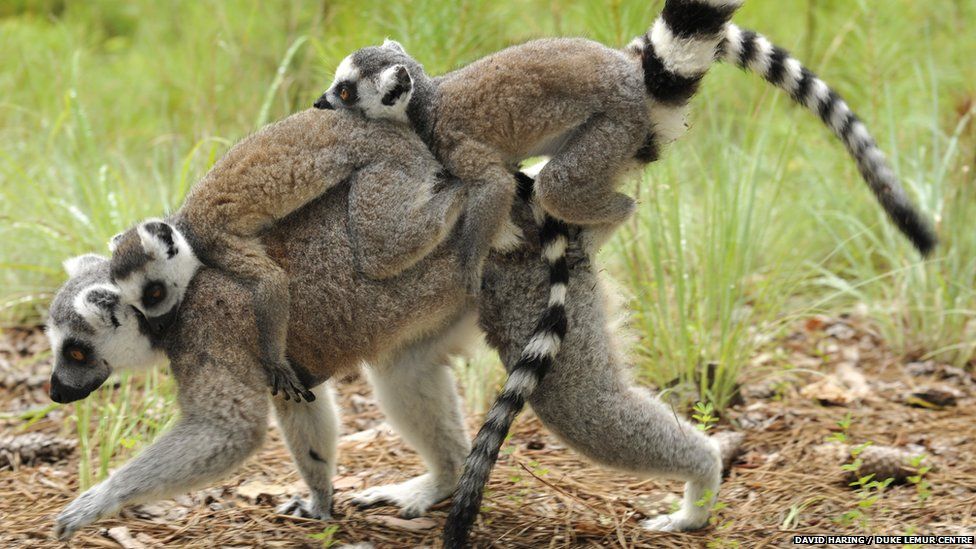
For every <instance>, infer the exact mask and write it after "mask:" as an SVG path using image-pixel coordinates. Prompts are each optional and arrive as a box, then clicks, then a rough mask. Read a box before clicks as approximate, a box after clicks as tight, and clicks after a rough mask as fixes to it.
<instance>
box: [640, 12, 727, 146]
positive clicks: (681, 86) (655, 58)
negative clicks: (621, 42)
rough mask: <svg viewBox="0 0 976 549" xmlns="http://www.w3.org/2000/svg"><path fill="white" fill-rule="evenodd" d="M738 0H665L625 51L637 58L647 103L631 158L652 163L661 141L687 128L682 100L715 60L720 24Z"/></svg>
mask: <svg viewBox="0 0 976 549" xmlns="http://www.w3.org/2000/svg"><path fill="white" fill-rule="evenodd" d="M742 2H743V0H667V1H666V2H665V4H664V9H663V10H662V11H661V15H660V16H659V17H658V18H657V20H655V21H654V24H653V25H652V26H651V28H650V30H648V31H647V32H646V33H644V34H643V35H641V36H638V37H637V38H635V39H634V40H633V41H632V42H631V43H630V44H629V45H628V46H627V48H626V51H627V52H628V53H629V54H630V55H633V56H635V57H638V58H640V60H641V65H642V67H643V69H644V85H645V86H646V87H647V93H648V97H649V99H650V100H651V102H652V104H651V106H650V110H649V113H650V120H651V133H650V135H648V137H647V141H646V142H645V143H644V145H643V146H642V147H641V149H640V150H639V151H638V152H637V155H636V157H637V159H638V160H640V161H643V162H653V161H655V160H657V159H658V156H659V155H660V150H661V147H662V146H663V145H666V144H668V143H671V142H673V141H675V140H676V139H678V138H679V137H681V136H682V135H683V134H684V132H685V130H686V129H687V127H688V126H687V123H686V118H687V111H688V101H689V100H690V99H691V98H692V97H693V96H694V95H695V92H697V91H698V86H699V84H700V83H701V79H702V78H703V77H704V76H705V73H706V72H708V69H709V68H710V67H711V66H712V65H713V64H714V63H715V52H716V51H718V49H719V47H720V46H721V44H722V41H723V40H724V39H725V25H726V24H727V23H728V21H729V19H730V18H731V17H732V14H734V13H735V11H736V10H737V9H739V6H741V5H742Z"/></svg>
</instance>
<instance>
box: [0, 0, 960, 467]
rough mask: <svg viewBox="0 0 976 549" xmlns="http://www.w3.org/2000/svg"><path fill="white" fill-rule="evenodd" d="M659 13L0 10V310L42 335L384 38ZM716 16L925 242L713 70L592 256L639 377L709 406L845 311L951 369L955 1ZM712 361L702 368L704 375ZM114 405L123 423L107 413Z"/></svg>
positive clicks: (594, 23) (474, 39)
mask: <svg viewBox="0 0 976 549" xmlns="http://www.w3.org/2000/svg"><path fill="white" fill-rule="evenodd" d="M662 5H663V1H662V0H653V1H647V0H579V1H570V0H562V1H557V0H523V1H514V0H460V1H456V0H413V1H403V2H390V1H389V0H355V1H343V0H339V1H297V0H296V1H291V2H262V1H259V0H241V1H226V2H225V1H216V0H194V1H190V0H186V1H166V2H158V1H148V0H140V1H121V0H119V1H108V0H103V1H90V2H68V1H66V0H4V1H2V2H0V51H2V52H3V55H2V56H0V242H2V245H0V321H2V323H3V324H4V325H7V326H11V325H25V324H36V323H38V322H39V321H41V319H42V318H43V314H44V307H45V305H46V304H47V303H48V301H49V300H50V297H51V295H52V292H53V291H54V290H55V289H56V288H57V287H58V285H59V284H60V283H61V282H62V281H63V279H64V274H63V271H62V270H61V267H60V263H61V261H62V260H63V259H65V258H66V257H69V256H71V255H73V254H79V253H84V252H90V251H93V250H95V251H99V252H106V251H107V250H106V247H105V242H106V240H107V238H108V237H109V236H111V235H112V234H114V233H116V232H118V231H120V230H122V229H123V228H125V227H126V226H128V225H130V224H131V223H133V222H135V221H137V220H139V219H141V218H144V217H148V216H156V215H161V214H162V213H164V212H165V211H170V210H172V209H173V208H175V207H176V206H178V204H179V203H180V200H181V198H182V196H183V194H184V193H185V191H186V189H187V188H188V187H189V186H190V185H191V184H192V183H193V182H194V181H196V180H197V179H198V178H199V177H200V176H201V175H202V174H203V173H204V172H205V171H206V170H207V168H208V167H209V166H210V165H211V164H212V163H213V162H214V161H215V159H216V158H218V157H219V156H220V155H221V154H222V153H223V152H224V151H225V150H226V149H227V148H228V147H229V146H230V145H231V144H233V143H234V142H235V141H236V140H238V139H240V138H241V137H242V136H244V135H246V134H247V133H249V132H252V131H254V130H255V129H256V128H258V127H260V126H261V125H262V124H264V123H266V122H268V121H271V120H274V119H277V118H280V117H283V116H285V115H287V114H289V113H291V112H294V111H295V110H298V109H302V108H305V107H307V106H309V105H310V104H311V102H312V101H313V100H314V99H315V98H316V97H317V96H318V94H319V93H320V92H321V90H322V89H323V88H324V87H325V86H326V85H327V83H328V82H329V81H330V79H331V78H330V75H331V73H332V71H333V70H334V68H335V66H336V64H337V63H338V62H339V61H340V60H341V59H342V58H343V57H344V56H345V55H346V54H347V53H348V52H350V51H351V50H353V49H355V48H358V47H360V46H363V45H367V44H375V43H377V42H379V41H381V40H382V39H383V38H385V37H392V38H395V39H397V40H399V41H401V42H402V43H403V44H404V45H405V46H406V47H407V49H408V50H409V51H410V52H411V53H413V54H414V55H415V56H416V57H417V58H418V59H420V60H421V61H422V62H423V63H425V65H426V67H427V69H428V71H430V72H432V73H435V74H436V73H441V72H444V71H448V70H450V69H452V68H454V67H457V66H459V65H461V64H463V63H465V62H468V61H471V60H474V59H476V58H478V57H480V56H482V55H484V54H486V53H489V52H491V51H494V50H497V49H499V48H502V47H505V46H507V45H510V44H515V43H518V42H521V41H524V40H527V39H531V38H535V37H541V36H553V35H562V36H587V37H590V38H593V39H596V40H599V41H601V42H604V43H607V44H611V45H617V46H622V45H624V44H626V43H627V42H628V41H629V40H630V39H631V38H632V37H633V36H635V35H637V34H639V33H642V32H643V31H644V30H645V29H646V28H647V26H648V25H649V24H650V23H651V21H652V20H653V18H654V16H655V15H656V14H657V13H659V11H660V8H661V6H662ZM735 20H736V22H737V23H738V24H740V25H741V26H744V27H749V28H753V29H756V30H759V31H760V32H763V33H764V34H766V35H768V36H769V37H770V38H771V39H772V40H773V41H774V42H776V43H777V44H779V45H781V46H784V47H786V48H787V49H790V50H791V51H793V52H794V53H795V54H796V55H797V56H798V57H799V58H800V59H801V60H802V61H803V62H804V63H805V64H807V65H808V66H809V67H810V68H812V69H813V70H814V71H816V72H818V73H819V74H820V75H821V76H822V77H823V78H824V79H825V80H826V81H827V82H828V83H830V84H832V85H833V86H834V87H835V88H836V89H837V90H839V91H840V92H841V94H842V95H843V96H845V97H846V98H847V100H848V102H849V103H850V105H851V106H852V107H853V108H854V110H855V111H856V112H858V114H860V115H861V117H862V118H863V119H864V120H865V121H866V122H867V124H868V127H869V128H870V129H871V130H872V131H873V132H874V134H875V135H876V137H877V138H878V141H879V143H880V144H881V146H882V148H883V149H884V150H885V151H886V152H887V153H888V154H889V156H890V158H891V160H892V162H893V164H894V165H895V168H896V171H897V172H898V173H899V174H900V176H901V178H902V180H903V182H904V184H905V186H906V187H907V188H908V189H909V192H910V194H912V195H913V196H914V197H915V198H916V200H917V201H918V203H919V204H920V205H921V207H922V208H923V209H924V211H925V212H927V213H928V214H929V215H930V216H931V217H932V218H933V219H935V220H936V221H937V224H938V229H939V232H940V234H941V238H942V246H941V247H940V248H939V250H938V251H937V253H936V254H935V256H934V257H933V258H932V259H931V260H929V261H928V262H925V263H923V262H921V261H920V258H919V257H918V255H917V254H916V253H915V252H914V250H913V249H912V248H911V247H910V246H909V245H908V244H907V243H906V242H905V241H904V239H902V238H901V237H900V235H898V234H897V233H896V232H895V231H894V230H893V229H892V227H891V226H890V225H889V224H888V223H887V222H886V220H885V218H884V216H883V214H882V213H881V210H880V208H879V207H878V206H877V205H876V204H875V202H874V200H873V198H872V197H871V195H870V193H869V192H868V191H867V190H866V188H865V187H864V185H863V183H862V182H861V181H860V178H859V176H858V174H857V171H856V169H855V167H854V164H853V162H852V161H851V160H850V159H849V158H848V157H847V156H846V154H845V152H844V149H843V147H842V146H841V144H840V143H838V142H837V141H836V140H834V139H833V137H832V136H831V134H829V132H827V131H826V130H825V129H824V128H823V127H822V126H821V125H820V123H819V121H817V120H816V119H815V118H814V117H813V116H812V115H810V114H809V113H807V112H806V111H804V110H802V109H800V108H798V107H796V106H794V105H793V104H792V103H791V102H790V101H789V99H788V98H787V97H786V96H785V95H784V94H782V93H780V92H777V91H776V90H774V89H772V88H771V87H769V86H768V85H766V84H764V83H763V82H762V81H761V80H760V79H759V78H758V77H756V76H753V75H746V74H744V73H740V72H739V71H738V70H737V69H735V68H734V67H726V66H720V67H717V68H716V69H714V70H713V71H712V72H711V73H710V74H709V76H708V77H707V80H706V83H705V86H704V88H703V90H702V92H701V94H700V95H699V96H698V97H697V98H696V99H695V101H694V103H693V114H692V118H691V130H690V132H689V133H688V135H687V136H686V137H685V138H684V139H683V140H682V141H681V142H679V143H677V144H675V145H674V146H672V147H671V149H670V151H669V154H668V155H667V156H666V158H665V159H664V160H663V161H661V162H659V163H657V164H655V165H652V166H650V167H649V168H648V169H647V170H646V172H645V173H644V174H643V176H642V178H641V179H640V180H639V181H636V182H635V183H634V184H633V192H634V194H635V195H636V196H638V197H639V198H640V200H641V209H640V212H639V215H638V216H636V218H635V219H634V220H633V222H632V223H630V224H629V225H628V226H627V227H626V228H625V229H624V230H621V231H620V232H619V233H618V235H617V237H616V238H615V239H614V241H613V242H612V243H611V245H610V246H608V247H607V249H606V250H605V251H604V257H603V259H604V263H605V265H606V267H607V270H608V271H609V272H610V273H611V274H612V275H613V276H614V277H615V278H616V279H617V280H618V281H619V282H620V283H621V284H620V285H621V287H622V290H623V294H624V295H625V299H626V300H627V302H628V303H629V304H630V305H631V310H632V312H633V319H634V321H635V322H634V325H635V327H636V328H637V334H636V335H637V337H638V344H637V346H636V351H635V352H634V357H635V361H636V362H637V364H638V366H639V368H640V373H641V374H642V375H643V376H645V379H647V380H649V381H651V382H654V383H657V384H659V385H661V384H664V383H665V382H668V381H670V380H673V379H675V378H677V379H679V380H681V381H683V382H684V386H686V387H691V388H692V389H693V391H692V393H693V394H694V397H695V398H700V399H703V400H708V401H710V402H713V403H714V404H715V406H716V407H717V408H719V409H721V408H722V407H723V406H724V405H726V404H727V402H728V400H729V398H730V396H731V394H732V388H733V385H734V383H735V382H737V381H743V380H749V379H755V378H756V377H761V376H768V375H770V374H776V373H778V372H781V371H788V370H789V369H790V368H791V365H790V364H789V363H788V360H787V359H786V358H784V359H783V360H782V361H781V362H780V363H778V364H777V365H776V367H775V368H773V370H774V371H769V369H766V370H764V371H758V370H756V369H755V368H750V367H748V364H749V361H750V358H751V357H753V356H754V355H755V354H756V353H757V350H758V349H760V348H762V347H763V345H766V346H767V347H768V343H769V342H770V341H771V340H774V339H775V338H776V337H777V335H779V334H780V332H781V329H782V328H783V327H784V326H785V325H787V324H788V323H790V322H792V321H794V320H795V319H798V318H802V317H804V316H806V315H811V314H815V313H821V312H826V313H829V314H840V313H845V312H851V311H857V312H858V313H859V314H862V315H865V316H867V317H868V318H869V319H871V321H872V322H873V323H874V324H875V325H876V326H877V329H878V330H879V331H880V332H881V333H882V334H883V335H884V336H885V338H886V340H887V341H888V342H889V343H890V344H891V345H892V346H893V347H894V348H895V349H896V350H897V351H899V352H901V353H903V354H904V355H905V356H906V357H933V358H936V359H938V360H941V361H946V362H950V363H955V364H959V365H961V364H965V363H968V362H969V361H970V360H971V359H972V357H973V352H974V345H976V337H974V329H976V325H974V317H976V295H974V292H973V280H974V275H976V253H974V252H976V231H974V230H973V226H972V225H970V223H971V222H972V220H973V219H976V200H974V196H973V195H974V183H976V180H974V175H973V174H974V166H973V164H974V161H976V153H974V145H976V129H974V124H973V122H972V120H971V119H972V116H973V114H974V112H973V106H974V103H976V64H974V63H973V62H972V54H973V52H974V51H976V33H973V32H972V23H973V22H974V21H976V2H971V1H969V0H955V1H954V0H931V1H929V2H917V1H914V0H885V1H880V0H876V1H869V0H793V1H791V2H760V1H756V0H754V1H751V2H747V3H746V6H745V7H744V8H743V9H742V10H741V12H740V13H739V15H737V16H736V18H735ZM709 368H711V370H713V372H714V374H715V375H712V376H702V375H700V374H701V372H703V371H705V370H707V369H709ZM500 370H501V369H500V368H497V367H495V360H494V359H493V358H492V357H491V356H490V355H484V354H483V355H482V356H480V357H479V358H476V359H475V360H474V361H473V362H471V363H468V364H466V365H465V366H464V367H463V368H462V369H461V377H462V382H463V383H464V384H465V385H466V386H467V387H468V394H469V396H475V395H477V398H475V399H474V401H475V402H476V403H475V404H474V405H473V406H474V407H475V408H478V407H479V404H478V403H480V402H483V400H484V399H485V398H488V397H489V396H490V395H492V394H493V386H494V385H493V384H494V383H495V382H496V380H497V379H498V378H499V377H500V375H501V371H500ZM131 383H134V382H131V381H125V382H124V383H123V386H122V388H121V389H115V390H116V391H128V390H129V389H130V388H131V387H132V386H131ZM137 383H139V385H138V386H136V388H135V389H133V390H132V393H133V394H137V393H139V392H140V391H141V390H142V389H144V388H145V387H146V386H147V385H144V384H148V387H150V388H152V387H156V386H157V385H159V384H160V383H161V384H162V387H163V388H164V389H165V388H166V387H167V386H168V385H167V383H166V382H165V380H163V381H160V380H159V379H158V378H157V377H156V376H152V377H151V378H150V379H149V380H148V381H146V380H141V379H140V380H138V381H137ZM168 393H169V392H168V391H165V390H164V391H163V394H164V396H165V395H167V394H168ZM125 394H129V393H125ZM110 402H111V400H109V399H105V398H104V397H103V399H102V400H101V401H97V402H96V403H95V404H85V405H83V406H96V407H100V408H99V411H100V412H107V413H100V414H97V415H96V416H95V417H101V418H102V420H101V421H102V423H104V424H105V425H100V426H98V427H97V428H98V429H99V430H100V431H99V432H100V433H102V436H104V437H108V438H102V441H103V442H110V443H111V442H119V441H123V442H124V441H125V440H128V438H126V437H129V436H130V435H131V434H133V433H140V432H155V430H156V427H159V426H161V425H164V424H165V419H166V418H165V417H158V416H159V414H163V415H165V413H166V412H164V411H159V412H158V413H152V414H149V415H150V416H152V422H153V423H152V425H153V428H151V429H149V430H146V429H142V428H141V427H139V428H137V427H136V426H135V425H136V423H134V422H142V423H139V425H143V424H144V423H145V420H146V417H147V415H146V414H147V413H149V412H147V411H149V410H168V409H171V407H168V406H165V405H160V404H159V403H158V402H156V401H154V400H152V399H149V400H148V403H144V402H141V401H140V404H138V405H135V404H133V405H132V406H129V404H128V397H126V399H125V401H124V403H123V405H119V404H118V399H115V402H116V403H115V404H110ZM106 406H108V407H113V408H112V409H108V408H105V407H106ZM126 406H128V407H127V408H126ZM119 407H122V408H123V409H124V410H125V411H124V415H125V417H130V418H132V421H131V422H130V421H128V420H125V419H123V420H121V421H114V422H113V420H112V418H117V417H119V416H120V414H123V412H120V411H119V409H118V408H119ZM91 411H92V410H91V409H89V408H83V409H81V410H80V412H79V414H80V415H81V417H82V419H83V418H85V417H88V416H87V415H86V414H90V413H91ZM81 423H84V424H86V425H87V424H88V422H87V421H82V422H81ZM86 429H87V428H86ZM88 435H91V436H92V437H97V436H99V435H98V434H97V433H86V437H88ZM86 440H87V438H86ZM109 446H110V448H111V447H114V446H115V444H110V445H109ZM103 459H104V460H107V459H108V458H107V457H103Z"/></svg>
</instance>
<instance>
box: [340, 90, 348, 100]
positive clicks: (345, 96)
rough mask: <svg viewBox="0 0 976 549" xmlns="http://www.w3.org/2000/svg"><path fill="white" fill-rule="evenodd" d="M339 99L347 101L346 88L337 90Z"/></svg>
mask: <svg viewBox="0 0 976 549" xmlns="http://www.w3.org/2000/svg"><path fill="white" fill-rule="evenodd" d="M339 99H342V100H343V101H348V100H349V90H347V89H346V88H342V89H341V90H339Z"/></svg>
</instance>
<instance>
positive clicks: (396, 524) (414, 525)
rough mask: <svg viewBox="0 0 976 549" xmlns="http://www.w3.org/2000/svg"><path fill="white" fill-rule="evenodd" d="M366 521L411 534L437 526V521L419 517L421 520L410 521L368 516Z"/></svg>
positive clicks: (387, 516)
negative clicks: (407, 531)
mask: <svg viewBox="0 0 976 549" xmlns="http://www.w3.org/2000/svg"><path fill="white" fill-rule="evenodd" d="M366 520H367V521H369V522H373V523H376V524H383V525H385V526H390V527H392V528H400V529H402V530H409V531H411V532H423V531H424V530H430V529H431V528H434V527H436V526H437V522H436V521H434V520H433V519H429V518H426V517H419V518H415V519H409V520H408V519H403V518H400V517H393V516H389V515H371V516H367V517H366Z"/></svg>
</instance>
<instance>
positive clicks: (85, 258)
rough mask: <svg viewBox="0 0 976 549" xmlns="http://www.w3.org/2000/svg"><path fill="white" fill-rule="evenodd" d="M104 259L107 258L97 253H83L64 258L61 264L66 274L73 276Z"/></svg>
mask: <svg viewBox="0 0 976 549" xmlns="http://www.w3.org/2000/svg"><path fill="white" fill-rule="evenodd" d="M106 261H108V258H106V257H103V256H100V255H98V254H84V255H79V256H78V257H72V258H69V259H65V260H64V262H63V263H62V264H61V265H62V266H63V267H64V271H65V272H66V273H68V276H69V277H72V278H74V277H76V276H78V275H80V274H81V273H83V272H84V271H86V270H88V269H90V268H91V267H92V266H94V265H97V264H98V263H102V262H106Z"/></svg>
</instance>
